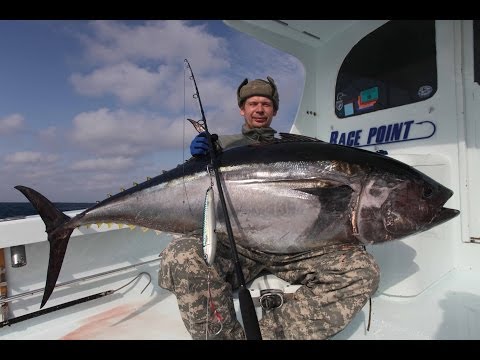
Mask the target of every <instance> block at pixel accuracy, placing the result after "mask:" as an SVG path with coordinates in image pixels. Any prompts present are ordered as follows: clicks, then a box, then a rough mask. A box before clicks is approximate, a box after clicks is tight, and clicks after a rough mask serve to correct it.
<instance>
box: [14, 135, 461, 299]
mask: <svg viewBox="0 0 480 360" xmlns="http://www.w3.org/2000/svg"><path fill="white" fill-rule="evenodd" d="M282 136H283V138H282V139H281V140H276V141H274V142H272V143H269V144H261V145H249V146H242V147H237V148H232V149H229V150H227V151H224V152H223V153H221V154H219V155H218V163H219V169H220V175H221V179H222V187H223V191H224V193H225V198H226V203H227V206H228V210H229V215H230V220H231V224H232V230H233V235H234V238H235V241H236V243H237V244H239V245H243V246H248V247H252V248H255V249H260V250H262V251H266V252H272V253H297V252H302V251H306V250H310V249H315V248H319V247H322V246H325V245H331V244H335V243H346V242H358V243H361V244H375V243H382V242H385V241H391V240H396V239H401V238H404V237H406V236H409V235H412V234H415V233H419V232H422V231H425V230H428V229H430V228H432V227H434V226H436V225H439V224H441V223H443V222H444V221H447V220H449V219H451V218H453V217H455V216H456V215H457V214H458V213H459V211H458V210H453V209H447V208H444V207H443V205H444V204H445V202H446V201H447V200H448V199H449V198H450V197H451V196H452V194H453V192H452V191H451V190H449V189H448V188H446V187H445V186H443V185H441V184H439V183H438V182H436V181H435V180H433V179H432V178H430V177H428V176H426V175H425V174H423V173H421V172H420V171H418V170H416V169H414V168H413V167H411V166H409V165H406V164H404V163H402V162H400V161H397V160H395V159H392V158H390V157H388V156H384V155H380V154H377V153H374V152H370V151H366V150H361V149H357V148H352V147H346V146H340V145H333V144H329V143H325V142H322V141H319V140H316V139H312V138H308V137H303V136H298V135H291V134H288V135H287V134H282ZM208 163H209V159H208V157H205V158H192V159H190V160H188V161H186V162H185V163H183V164H181V165H179V166H177V167H176V168H174V169H172V170H170V171H168V172H165V173H163V174H162V175H159V176H157V177H154V178H152V179H150V180H148V181H146V182H144V183H142V184H138V185H136V186H134V187H132V188H130V189H127V190H125V191H122V192H121V193H118V194H116V195H114V196H111V197H109V198H107V199H105V200H103V201H102V202H100V203H98V204H96V205H95V206H93V207H91V208H89V209H87V210H85V211H84V212H82V213H80V214H78V215H76V216H75V217H73V218H70V217H68V216H66V215H65V214H63V213H62V212H61V211H59V210H57V209H56V208H55V207H54V205H53V204H52V203H51V202H50V201H49V200H47V199H46V198H45V197H44V196H42V195H41V194H39V193H38V192H36V191H35V190H33V189H30V188H28V187H25V186H16V188H17V189H18V190H20V191H21V192H22V193H23V194H24V195H25V196H26V197H27V198H28V200H29V201H30V202H31V203H32V204H33V206H34V207H35V208H36V209H37V211H38V213H39V214H40V216H41V217H42V219H43V221H44V222H45V225H46V232H47V233H48V241H49V242H50V259H49V264H48V273H47V280H46V286H45V292H44V295H43V299H42V304H41V307H43V306H44V305H45V303H46V301H47V300H48V298H49V297H50V295H51V293H52V291H53V289H54V287H55V283H56V281H57V278H58V275H59V273H60V269H61V266H62V262H63V258H64V256H65V251H66V248H67V244H68V240H69V238H70V235H71V233H72V232H73V230H74V229H75V228H76V227H79V226H82V225H88V224H98V223H119V224H120V223H121V224H129V225H136V226H141V227H146V228H150V229H155V230H160V231H165V232H171V233H188V232H191V231H197V230H199V229H202V226H203V211H204V208H203V206H204V196H205V191H206V189H208V187H209V186H210V185H211V178H210V174H209V172H208V171H207V165H208ZM214 189H215V191H217V189H216V188H215V187H214ZM215 198H216V199H218V198H219V197H218V196H215ZM220 205H221V204H220V203H219V202H218V200H217V211H216V214H217V215H216V216H217V221H216V226H217V228H216V234H217V235H218V236H219V238H221V237H222V234H223V237H224V238H226V235H225V234H226V228H225V221H224V216H223V211H222V209H221V206H220Z"/></svg>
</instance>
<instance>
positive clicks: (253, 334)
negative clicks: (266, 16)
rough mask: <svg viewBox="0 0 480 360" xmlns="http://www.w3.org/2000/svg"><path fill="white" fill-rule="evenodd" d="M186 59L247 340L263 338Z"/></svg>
mask: <svg viewBox="0 0 480 360" xmlns="http://www.w3.org/2000/svg"><path fill="white" fill-rule="evenodd" d="M184 61H185V63H186V64H187V67H188V69H189V70H190V74H191V77H190V78H191V79H192V81H193V85H194V86H195V94H194V95H193V97H194V98H196V99H197V100H198V104H199V105H200V111H201V113H202V119H201V120H199V121H198V123H200V124H201V125H202V126H203V128H204V129H205V134H206V135H207V140H208V147H209V149H210V163H211V165H212V169H213V172H214V173H215V179H216V183H217V188H218V195H219V197H220V202H221V203H222V209H223V214H224V217H225V226H226V228H227V234H228V240H229V242H230V247H231V249H232V257H233V261H234V266H235V271H236V274H237V278H238V282H239V283H240V288H239V290H238V300H239V302H240V312H241V313H242V319H243V325H244V329H245V336H246V337H247V340H262V334H261V332H260V326H259V324H258V318H257V312H256V310H255V305H254V304H253V300H252V296H251V294H250V290H248V289H247V287H246V284H245V277H244V276H243V271H242V267H241V266H240V260H239V258H238V252H237V246H236V245H235V239H234V238H233V232H232V225H231V223H230V217H229V216H228V210H227V204H226V202H225V196H224V194H223V189H222V183H221V181H220V174H219V167H218V160H217V155H216V152H215V148H214V146H213V141H212V135H211V134H210V132H209V131H208V127H207V119H206V118H205V112H204V111H203V106H202V100H200V92H199V91H198V87H197V82H196V81H195V76H194V75H193V70H192V67H191V66H190V63H189V62H188V60H187V59H185V60H184Z"/></svg>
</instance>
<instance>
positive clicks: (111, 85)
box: [70, 62, 171, 104]
mask: <svg viewBox="0 0 480 360" xmlns="http://www.w3.org/2000/svg"><path fill="white" fill-rule="evenodd" d="M169 74H171V72H170V70H169V69H168V67H166V66H163V67H160V68H159V69H158V71H155V72H154V71H149V70H147V69H144V68H141V67H139V66H138V65H135V64H132V63H129V62H123V63H120V64H116V65H113V66H109V67H102V68H100V69H96V70H94V71H93V72H91V73H90V74H88V75H81V74H78V73H76V74H73V75H72V76H71V78H70V81H71V82H72V84H73V86H74V87H75V90H76V91H78V92H79V93H80V94H82V95H89V96H103V95H108V94H110V93H111V94H113V95H115V96H117V97H118V98H119V99H120V100H121V101H122V102H123V103H126V104H133V103H137V102H139V101H141V100H144V99H149V98H155V97H158V92H159V90H160V89H161V87H162V84H165V83H166V82H167V81H168V80H169V78H170V77H171V75H169Z"/></svg>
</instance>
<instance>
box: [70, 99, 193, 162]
mask: <svg viewBox="0 0 480 360" xmlns="http://www.w3.org/2000/svg"><path fill="white" fill-rule="evenodd" d="M183 122H184V120H183V119H165V118H162V117H159V116H158V115H156V114H148V113H135V112H129V111H125V110H114V111H112V110H109V109H107V108H102V109H99V110H97V111H91V112H84V113H81V114H79V115H77V116H75V118H74V119H73V130H72V133H71V137H72V139H73V141H75V142H76V143H77V144H79V145H81V146H83V147H86V148H88V150H89V151H91V152H95V153H98V154H100V155H103V156H121V155H124V156H127V157H131V156H136V155H141V154H142V153H145V152H148V151H155V150H160V149H165V148H177V149H181V148H182V146H183V141H182V140H183V139H182V134H183V128H182V127H183ZM185 129H186V137H188V139H191V138H192V137H193V135H194V134H195V132H194V130H193V127H192V126H191V125H189V124H187V125H186V128H185Z"/></svg>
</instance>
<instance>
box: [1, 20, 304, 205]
mask: <svg viewBox="0 0 480 360" xmlns="http://www.w3.org/2000/svg"><path fill="white" fill-rule="evenodd" d="M0 49H1V56H0V79H1V85H0V169H1V174H2V176H1V180H2V181H1V182H0V202H2V201H21V202H23V201H26V199H25V198H24V197H23V195H22V194H21V193H20V192H18V191H17V190H15V189H14V188H13V187H14V186H15V185H25V186H29V187H32V188H34V189H36V190H37V191H39V192H41V193H42V194H43V195H45V196H46V197H47V198H49V199H50V200H51V201H55V202H57V201H58V202H95V201H100V200H103V199H104V198H105V197H106V196H107V194H109V193H110V194H115V193H117V192H119V191H120V189H121V188H128V187H131V186H132V184H133V182H137V183H138V182H142V181H144V180H145V179H146V178H147V177H154V176H156V175H158V174H160V173H161V172H162V170H169V169H171V168H173V167H174V166H176V165H177V164H180V163H182V162H183V161H185V160H186V159H188V158H189V157H190V152H189V150H188V146H189V144H190V141H191V139H192V138H193V137H194V136H195V134H196V131H195V130H194V129H193V127H192V126H191V125H190V124H189V123H188V122H187V121H186V120H185V119H186V118H193V119H200V116H201V114H200V110H199V106H198V104H197V103H196V102H195V100H194V99H193V97H192V95H193V85H192V82H191V80H189V78H188V73H187V72H186V69H185V66H184V59H185V58H186V59H188V61H189V62H190V64H191V66H192V69H193V71H194V75H195V78H196V81H197V85H198V88H199V92H200V97H201V100H202V103H203V106H204V110H205V115H206V118H207V123H208V126H209V130H210V132H212V133H219V134H233V133H237V132H239V130H240V127H241V124H242V123H243V118H242V117H241V116H240V114H239V111H238V106H237V105H236V88H237V86H238V85H239V84H240V83H241V82H242V81H243V79H244V78H248V79H255V78H266V76H267V75H269V76H271V77H273V78H274V79H275V81H276V83H277V85H278V88H279V94H280V110H279V112H278V114H277V116H276V117H275V119H274V122H273V124H272V126H273V127H274V128H275V129H276V130H277V131H284V132H288V131H289V130H290V128H291V125H292V123H293V120H294V118H295V115H296V112H297V108H298V104H299V101H300V96H301V93H302V90H303V85H304V77H305V74H304V69H303V66H302V65H301V63H300V62H299V61H298V60H297V59H295V58H294V57H292V56H290V55H288V54H286V53H283V52H281V51H279V50H276V49H274V48H272V47H270V46H268V45H265V44H263V43H261V42H259V41H257V40H255V39H253V38H251V37H250V36H248V35H246V34H242V33H240V32H238V31H236V30H234V29H232V28H230V27H228V26H227V25H225V24H224V23H223V22H222V21H220V20H209V21H201V20H193V21H180V20H167V21H162V20H155V21H139V20H135V21H116V20H107V21H80V20H69V21H66V20H45V21H39V20H21V21H15V20H0Z"/></svg>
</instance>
